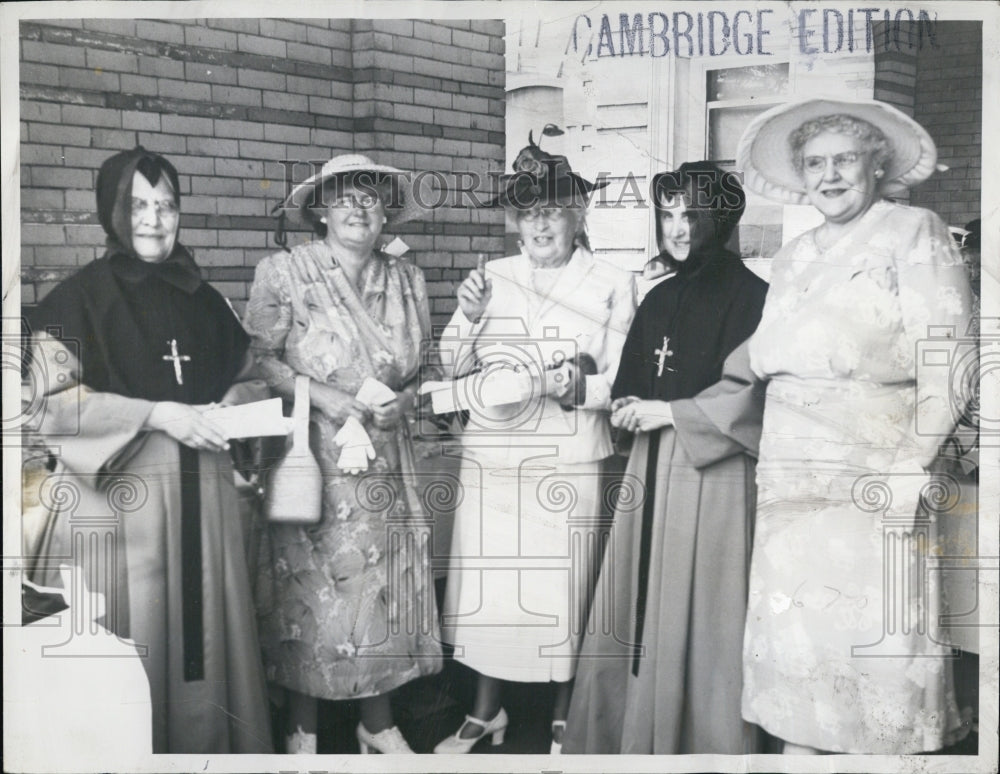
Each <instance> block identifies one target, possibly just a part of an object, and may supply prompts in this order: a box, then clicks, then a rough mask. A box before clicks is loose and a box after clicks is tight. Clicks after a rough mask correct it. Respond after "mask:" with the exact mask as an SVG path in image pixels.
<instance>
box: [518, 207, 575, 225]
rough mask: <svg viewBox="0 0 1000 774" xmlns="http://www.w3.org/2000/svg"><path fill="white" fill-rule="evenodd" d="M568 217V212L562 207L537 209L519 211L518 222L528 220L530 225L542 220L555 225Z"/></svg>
mask: <svg viewBox="0 0 1000 774" xmlns="http://www.w3.org/2000/svg"><path fill="white" fill-rule="evenodd" d="M566 217H567V214H566V210H565V209H564V208H562V207H535V208H533V209H530V210H519V211H518V213H517V219H518V220H526V221H528V223H537V222H539V221H541V220H546V221H549V222H550V223H553V222H559V221H561V220H565V219H566Z"/></svg>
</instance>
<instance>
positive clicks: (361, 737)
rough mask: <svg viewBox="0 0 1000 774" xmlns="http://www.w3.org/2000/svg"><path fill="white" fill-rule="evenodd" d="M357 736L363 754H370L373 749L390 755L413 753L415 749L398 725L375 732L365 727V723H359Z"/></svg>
mask: <svg viewBox="0 0 1000 774" xmlns="http://www.w3.org/2000/svg"><path fill="white" fill-rule="evenodd" d="M357 736H358V746H359V747H360V748H361V754H362V755H368V754H369V753H371V752H373V751H374V752H380V753H385V754H389V755H392V754H404V755H413V750H411V749H410V745H408V744H407V743H406V740H405V739H404V738H403V735H402V734H401V733H400V731H399V728H397V727H396V726H393V727H392V728H386V729H384V730H382V731H379V732H378V733H377V734H373V733H371V731H369V730H368V729H367V728H365V724H364V723H358V731H357Z"/></svg>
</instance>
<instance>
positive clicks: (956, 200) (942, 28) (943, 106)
mask: <svg viewBox="0 0 1000 774" xmlns="http://www.w3.org/2000/svg"><path fill="white" fill-rule="evenodd" d="M936 38H937V47H930V46H925V47H924V48H922V49H921V51H920V53H919V56H918V57H917V83H918V84H919V87H918V88H917V89H916V90H915V92H914V106H913V115H914V118H916V120H917V121H919V122H920V123H921V125H923V127H924V128H925V129H926V130H927V131H928V132H930V135H931V137H933V138H934V142H935V143H937V148H938V163H941V164H946V165H948V171H946V172H938V173H937V174H935V175H934V176H933V177H932V178H931V179H930V180H928V181H927V182H926V183H923V184H921V185H920V186H918V187H917V188H915V189H913V192H912V194H911V197H910V201H911V203H913V204H915V205H918V206H920V207H927V208H928V209H931V210H934V211H935V212H936V213H938V214H939V215H940V216H941V217H942V218H944V220H945V222H946V223H948V224H950V225H952V226H962V225H964V224H966V223H968V222H969V221H970V220H972V219H973V218H978V217H980V213H981V212H982V203H981V195H982V165H983V151H982V140H983V136H982V124H983V109H982V101H983V64H982V63H983V25H982V23H981V22H975V21H954V22H939V23H938V25H937V28H936Z"/></svg>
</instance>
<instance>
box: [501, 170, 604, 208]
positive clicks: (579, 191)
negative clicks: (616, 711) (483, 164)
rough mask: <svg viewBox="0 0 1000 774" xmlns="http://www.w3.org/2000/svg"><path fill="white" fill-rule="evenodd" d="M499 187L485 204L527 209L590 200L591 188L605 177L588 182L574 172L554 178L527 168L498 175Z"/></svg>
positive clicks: (586, 203) (599, 184) (601, 183)
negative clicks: (597, 180)
mask: <svg viewBox="0 0 1000 774" xmlns="http://www.w3.org/2000/svg"><path fill="white" fill-rule="evenodd" d="M500 182H501V185H502V186H503V189H502V190H501V191H500V193H499V195H497V196H496V197H495V198H494V199H492V200H490V201H489V202H487V203H486V205H485V206H486V207H503V208H505V209H513V210H528V209H531V208H532V207H536V206H538V205H546V204H548V205H582V206H586V205H588V204H589V203H590V197H591V196H592V195H593V193H594V192H595V191H600V190H601V189H602V188H605V187H606V186H607V185H608V181H607V180H601V181H599V182H597V183H592V182H590V181H589V180H586V179H584V178H582V177H580V176H579V175H578V174H576V173H575V172H570V173H568V174H565V175H560V176H558V177H557V178H554V179H550V178H539V177H537V176H536V175H534V174H532V173H530V172H516V173H514V174H512V175H503V176H502V177H501V178H500Z"/></svg>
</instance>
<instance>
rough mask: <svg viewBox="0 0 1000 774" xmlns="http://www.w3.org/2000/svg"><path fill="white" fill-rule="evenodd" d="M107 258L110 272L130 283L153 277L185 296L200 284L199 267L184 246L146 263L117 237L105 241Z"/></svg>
mask: <svg viewBox="0 0 1000 774" xmlns="http://www.w3.org/2000/svg"><path fill="white" fill-rule="evenodd" d="M106 255H107V258H108V261H109V263H110V265H111V271H112V272H114V274H115V276H116V277H119V278H121V279H123V280H125V281H126V282H128V283H131V284H138V283H140V282H144V281H145V280H147V279H149V278H151V277H156V278H158V279H161V280H163V281H164V282H166V283H168V284H169V285H173V286H174V287H175V288H177V289H179V290H182V291H184V292H185V293H187V294H188V295H190V294H192V293H194V292H195V291H196V290H197V289H198V288H199V287H201V282H202V279H201V270H200V269H199V268H198V264H196V263H195V262H194V258H193V257H192V255H191V253H190V252H189V251H188V249H187V248H186V247H184V246H183V245H180V244H178V245H175V246H174V251H173V252H172V253H171V254H170V255H169V256H167V257H166V258H165V259H164V260H162V261H160V262H159V263H149V262H148V261H143V260H142V259H140V258H136V257H134V256H132V255H129V253H128V252H127V251H126V250H125V248H124V247H123V246H122V245H121V243H119V242H118V241H117V240H111V239H109V240H108V252H107V254H106Z"/></svg>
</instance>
